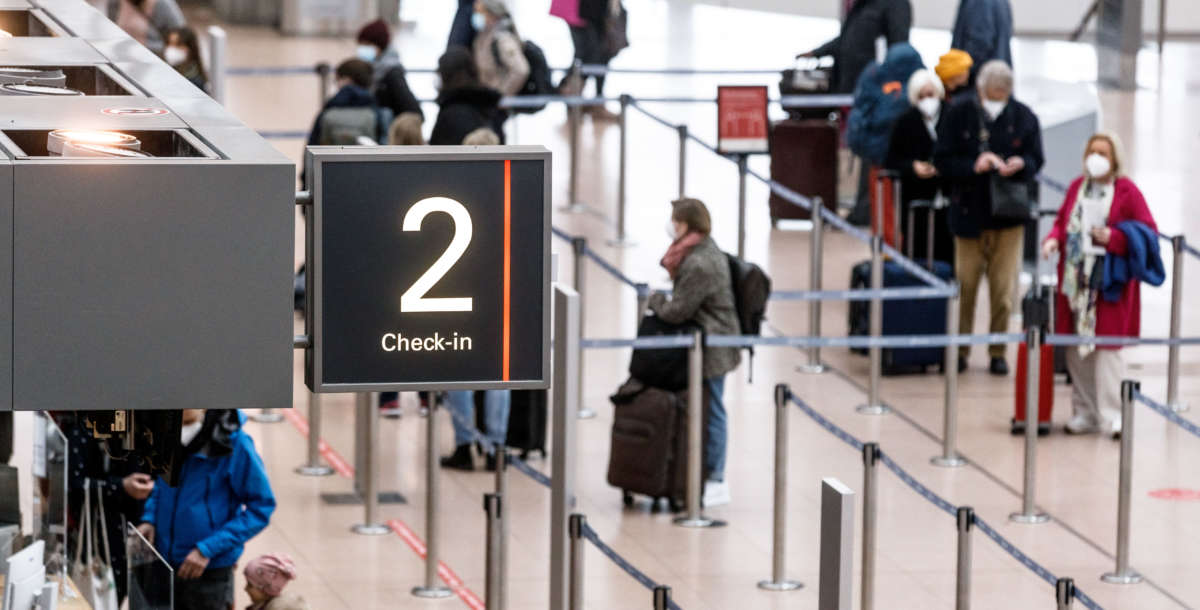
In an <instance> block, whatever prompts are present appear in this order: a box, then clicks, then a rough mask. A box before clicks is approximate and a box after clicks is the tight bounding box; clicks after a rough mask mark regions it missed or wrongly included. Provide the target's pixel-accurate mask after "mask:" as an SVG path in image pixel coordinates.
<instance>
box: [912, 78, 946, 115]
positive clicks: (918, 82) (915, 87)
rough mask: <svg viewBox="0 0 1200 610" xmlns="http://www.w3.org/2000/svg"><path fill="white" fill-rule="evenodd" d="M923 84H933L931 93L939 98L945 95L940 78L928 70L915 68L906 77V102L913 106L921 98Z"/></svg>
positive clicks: (944, 87)
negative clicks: (914, 70)
mask: <svg viewBox="0 0 1200 610" xmlns="http://www.w3.org/2000/svg"><path fill="white" fill-rule="evenodd" d="M925 85H932V86H933V94H934V95H935V96H937V98H938V99H939V100H940V99H942V98H944V97H946V86H945V85H943V84H942V79H940V78H938V77H937V75H936V74H934V73H933V72H930V71H929V70H917V71H916V72H913V75H912V76H910V77H909V78H908V88H907V91H908V102H909V103H910V104H912V105H913V106H916V105H917V102H918V101H919V100H920V99H921V90H922V89H924V88H925Z"/></svg>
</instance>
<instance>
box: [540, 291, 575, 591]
mask: <svg viewBox="0 0 1200 610" xmlns="http://www.w3.org/2000/svg"><path fill="white" fill-rule="evenodd" d="M553 319H554V340H553V347H552V350H553V354H552V358H553V364H552V366H551V367H550V368H551V372H552V374H553V380H552V381H551V384H550V405H551V407H552V408H553V409H554V412H553V414H552V415H551V417H550V425H551V437H550V438H551V446H552V447H554V451H553V452H551V453H550V468H551V470H550V474H551V477H550V603H549V604H547V607H549V608H566V607H567V604H568V603H570V601H569V600H570V578H571V574H570V570H569V567H570V565H569V564H570V557H569V556H570V537H571V536H570V531H569V526H570V514H571V510H572V508H574V506H575V431H576V425H577V424H578V422H579V419H578V418H577V417H575V416H574V415H575V413H576V411H577V409H578V405H576V404H575V397H576V392H575V386H574V384H577V383H579V377H578V375H577V374H576V370H577V369H576V366H575V363H576V361H575V359H576V358H578V357H579V295H578V294H576V293H575V291H574V290H571V289H570V288H569V287H567V286H564V285H562V284H560V283H555V284H554V316H553Z"/></svg>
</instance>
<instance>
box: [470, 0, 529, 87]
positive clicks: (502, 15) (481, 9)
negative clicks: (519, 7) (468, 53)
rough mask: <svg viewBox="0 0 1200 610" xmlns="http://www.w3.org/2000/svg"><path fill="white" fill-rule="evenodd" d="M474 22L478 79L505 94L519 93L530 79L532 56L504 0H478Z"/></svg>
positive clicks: (472, 21) (473, 51)
mask: <svg viewBox="0 0 1200 610" xmlns="http://www.w3.org/2000/svg"><path fill="white" fill-rule="evenodd" d="M471 24H472V25H473V26H474V27H475V32H476V33H475V41H474V42H472V43H471V49H472V53H473V54H474V56H475V65H476V67H477V68H478V69H479V80H480V81H482V82H483V84H485V85H487V86H489V87H491V88H493V89H495V90H497V91H499V92H500V94H501V95H504V96H512V95H516V94H518V93H520V92H521V90H522V89H524V87H525V81H527V80H529V74H530V67H529V60H527V59H525V50H524V46H523V45H522V44H521V39H520V37H518V36H517V32H516V28H515V27H514V26H513V21H512V16H511V15H510V14H509V12H508V7H507V6H505V4H504V0H476V2H475V13H474V14H473V15H471Z"/></svg>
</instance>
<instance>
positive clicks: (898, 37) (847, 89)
mask: <svg viewBox="0 0 1200 610" xmlns="http://www.w3.org/2000/svg"><path fill="white" fill-rule="evenodd" d="M910 29H912V5H911V4H910V3H909V0H855V1H854V3H853V5H852V6H851V7H850V9H849V11H847V13H846V20H845V21H843V22H842V30H841V33H840V34H839V35H838V36H837V38H834V39H833V40H830V41H829V42H827V43H825V44H823V45H821V46H819V47H817V48H815V49H813V50H812V51H809V52H807V53H802V54H801V55H802V56H808V57H824V56H826V55H829V56H832V57H833V78H832V79H831V81H830V93H853V92H854V87H855V85H856V84H857V83H858V77H859V76H860V75H861V74H862V73H863V70H866V69H867V66H869V65H871V62H873V61H875V59H876V52H875V40H876V39H877V38H879V37H881V36H882V37H883V38H884V39H886V41H887V47H888V48H891V47H892V45H894V44H896V43H898V42H908V33H909V30H910Z"/></svg>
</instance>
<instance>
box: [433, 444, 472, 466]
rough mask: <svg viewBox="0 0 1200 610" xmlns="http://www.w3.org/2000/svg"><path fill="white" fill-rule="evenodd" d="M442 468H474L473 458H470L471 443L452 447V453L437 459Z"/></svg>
mask: <svg viewBox="0 0 1200 610" xmlns="http://www.w3.org/2000/svg"><path fill="white" fill-rule="evenodd" d="M439 461H440V462H441V464H442V468H453V469H455V470H466V471H468V472H469V471H472V470H475V460H474V459H472V458H471V445H470V444H469V443H468V444H466V445H459V446H458V447H455V448H454V453H451V454H450V455H447V456H446V457H444V458H442V459H441V460H439Z"/></svg>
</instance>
